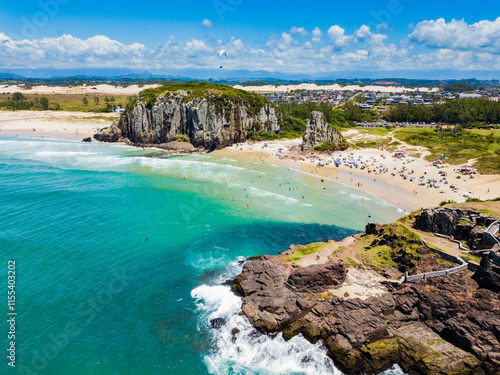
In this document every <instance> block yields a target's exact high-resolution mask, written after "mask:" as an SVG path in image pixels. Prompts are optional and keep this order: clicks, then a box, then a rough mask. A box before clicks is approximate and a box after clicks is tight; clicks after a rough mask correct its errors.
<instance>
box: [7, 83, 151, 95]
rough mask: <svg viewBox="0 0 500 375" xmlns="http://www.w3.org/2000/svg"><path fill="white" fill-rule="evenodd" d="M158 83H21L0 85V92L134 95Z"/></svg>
mask: <svg viewBox="0 0 500 375" xmlns="http://www.w3.org/2000/svg"><path fill="white" fill-rule="evenodd" d="M157 86H159V85H144V86H141V87H139V86H138V85H130V86H126V87H122V86H112V85H95V86H89V85H81V86H33V87H30V88H26V87H25V86H23V85H5V86H2V87H0V94H12V93H14V92H21V93H23V94H46V95H48V94H94V95H96V94H108V95H136V94H138V93H139V92H140V91H142V90H145V89H149V88H151V87H157Z"/></svg>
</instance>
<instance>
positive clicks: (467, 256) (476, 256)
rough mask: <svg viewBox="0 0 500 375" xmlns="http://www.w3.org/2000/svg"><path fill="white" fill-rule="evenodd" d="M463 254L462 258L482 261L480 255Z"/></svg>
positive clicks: (477, 261)
mask: <svg viewBox="0 0 500 375" xmlns="http://www.w3.org/2000/svg"><path fill="white" fill-rule="evenodd" d="M461 256H462V258H466V259H469V260H472V261H473V262H476V263H481V259H482V258H481V257H480V256H478V255H474V254H468V253H462V255H461Z"/></svg>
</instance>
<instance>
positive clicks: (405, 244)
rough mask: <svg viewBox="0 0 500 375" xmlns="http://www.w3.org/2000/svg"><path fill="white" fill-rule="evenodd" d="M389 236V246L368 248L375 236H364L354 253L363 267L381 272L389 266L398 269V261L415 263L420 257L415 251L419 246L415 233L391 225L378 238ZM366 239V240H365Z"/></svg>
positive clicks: (395, 224)
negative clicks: (391, 241)
mask: <svg viewBox="0 0 500 375" xmlns="http://www.w3.org/2000/svg"><path fill="white" fill-rule="evenodd" d="M384 236H390V237H391V238H393V239H394V242H393V243H392V245H391V246H389V245H380V246H374V247H371V246H369V245H370V244H371V243H372V241H373V240H374V239H375V236H365V237H364V238H363V239H364V241H363V242H361V241H360V242H361V243H360V245H362V246H361V247H360V248H359V249H358V250H357V251H356V258H357V259H359V260H361V261H362V262H363V264H364V265H366V266H369V267H372V268H373V269H375V270H376V271H377V272H382V271H383V270H384V268H385V267H387V266H391V267H395V268H398V261H399V260H403V259H404V261H405V263H407V264H408V263H416V262H417V261H418V259H419V258H420V257H421V255H420V254H419V253H418V252H417V249H418V248H419V247H420V246H421V245H420V243H419V242H418V241H416V240H418V239H419V238H420V236H419V235H417V234H416V233H415V232H413V231H411V230H409V229H407V228H406V227H404V226H402V225H400V224H397V223H393V224H389V225H387V226H386V227H385V229H384V231H383V233H382V235H381V236H380V237H384ZM365 238H366V239H365Z"/></svg>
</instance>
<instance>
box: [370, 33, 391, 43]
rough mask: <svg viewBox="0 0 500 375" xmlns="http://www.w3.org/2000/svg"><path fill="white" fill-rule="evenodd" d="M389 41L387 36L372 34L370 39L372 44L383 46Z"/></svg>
mask: <svg viewBox="0 0 500 375" xmlns="http://www.w3.org/2000/svg"><path fill="white" fill-rule="evenodd" d="M386 39H387V35H385V34H372V36H371V37H370V39H369V43H370V44H382V43H384V42H385V40H386Z"/></svg>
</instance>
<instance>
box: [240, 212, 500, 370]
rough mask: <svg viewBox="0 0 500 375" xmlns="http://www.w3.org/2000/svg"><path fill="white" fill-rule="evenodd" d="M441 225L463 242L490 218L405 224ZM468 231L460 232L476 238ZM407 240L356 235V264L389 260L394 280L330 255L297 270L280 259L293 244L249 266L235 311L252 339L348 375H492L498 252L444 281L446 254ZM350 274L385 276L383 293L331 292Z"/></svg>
mask: <svg viewBox="0 0 500 375" xmlns="http://www.w3.org/2000/svg"><path fill="white" fill-rule="evenodd" d="M454 215H455V216H454ZM431 216H432V217H433V219H430V217H431ZM440 216H443V217H444V219H443V220H444V221H442V220H441V219H439V217H440ZM446 218H448V219H450V218H452V220H451V226H449V227H447V228H448V230H449V231H451V233H455V234H458V233H463V235H464V236H465V232H464V230H463V226H465V225H466V224H465V223H466V222H468V223H469V224H472V223H473V222H474V223H476V222H479V223H483V224H485V223H488V222H489V221H490V219H493V218H491V217H488V216H486V215H482V214H480V213H477V212H476V213H474V212H470V211H467V210H465V211H464V212H458V211H456V210H454V209H453V210H445V209H437V210H435V211H424V212H421V213H419V214H417V215H416V216H415V217H414V221H413V222H412V223H411V225H414V226H415V227H419V228H424V227H425V226H426V225H427V224H429V223H432V225H435V226H436V227H435V228H443V227H444V223H445V222H446V220H448V219H446ZM474 220H475V221H474ZM493 220H494V219H493ZM469 224H467V225H469ZM429 225H431V224H429ZM432 225H431V226H432ZM426 228H427V229H429V228H428V227H426ZM473 228H474V226H472V228H471V230H470V231H469V234H470V233H472V234H470V235H472V236H473V237H474V238H476V239H477V238H478V236H477V231H474V230H473ZM431 229H432V228H431ZM409 233H410V231H406V229H404V228H403V229H402V227H401V226H400V225H399V224H397V225H395V224H391V225H386V226H384V225H376V224H370V225H368V226H367V229H366V233H365V234H363V235H360V236H358V241H357V243H358V250H357V252H356V253H355V254H356V255H355V256H356V257H357V258H362V256H363V255H364V253H366V254H375V255H376V256H378V257H379V259H380V260H383V259H385V258H386V257H388V258H390V259H386V262H389V263H391V264H392V266H391V268H393V269H394V270H393V271H394V272H387V269H386V268H387V267H386V268H385V269H384V268H383V266H384V264H382V265H379V266H378V267H376V266H374V265H373V264H370V263H369V262H363V264H357V263H356V262H354V261H352V259H351V260H350V261H348V262H347V261H343V260H338V259H337V258H336V256H335V255H336V254H332V256H330V257H329V259H328V260H325V261H324V262H322V263H321V264H313V265H310V266H307V267H299V266H298V265H295V264H291V263H290V262H288V261H287V260H288V259H290V258H289V257H290V255H291V254H293V253H294V252H296V251H297V250H300V247H296V246H293V247H291V249H290V250H289V251H287V252H285V254H282V255H281V256H263V257H259V258H257V259H253V260H251V261H249V262H248V263H246V264H245V265H244V267H243V271H242V273H241V275H240V276H239V277H238V278H236V280H235V283H234V285H233V289H234V291H235V292H236V293H238V294H240V295H241V296H242V298H243V302H242V313H243V314H244V315H245V316H246V317H247V318H248V319H249V320H250V322H251V323H252V324H253V325H254V326H255V327H256V328H257V329H258V330H259V331H261V332H264V333H269V334H274V333H276V332H282V333H283V335H284V337H285V338H287V339H288V338H291V337H293V336H295V335H297V334H302V335H303V336H304V337H305V338H307V339H308V340H309V341H311V342H313V343H315V342H318V341H322V342H323V344H324V345H325V346H326V348H327V350H328V353H329V355H330V356H331V357H332V358H333V359H334V361H335V362H336V364H337V365H338V366H339V367H340V368H341V369H342V370H343V371H345V372H346V373H348V374H363V373H367V374H370V373H379V372H381V371H383V370H385V369H387V368H389V367H390V366H391V365H392V364H394V363H398V364H399V365H400V366H401V367H402V368H403V370H404V371H405V373H409V374H500V295H499V289H498V288H499V287H500V283H499V279H498V276H499V275H500V272H499V268H498V266H500V257H498V253H495V252H491V253H489V252H486V253H485V254H486V255H485V256H484V257H483V261H482V262H481V265H480V266H477V265H476V266H470V267H469V268H470V269H467V268H466V269H464V270H461V271H459V272H456V273H453V274H452V273H451V269H452V268H453V267H455V266H456V265H453V264H451V262H449V261H448V259H449V258H448V257H447V256H445V255H446V254H442V252H441V251H440V250H435V249H434V250H433V249H432V246H430V247H429V246H427V245H426V242H425V241H423V240H420V239H418V238H417V237H416V236H415V235H410V234H409ZM359 244H361V245H362V246H361V245H359ZM352 246H356V245H352ZM405 249H406V250H405ZM302 250H304V249H302ZM373 250H375V252H373ZM342 251H347V253H348V254H351V256H352V254H354V252H349V249H344V250H342ZM440 254H442V255H443V256H444V258H443V257H442V256H441V255H440ZM337 255H338V253H337ZM370 257H373V255H370ZM445 258H446V259H445ZM347 259H348V260H349V259H350V258H347ZM366 259H372V258H366ZM353 268H354V269H355V270H356V272H358V273H359V272H361V273H363V272H373V270H369V269H368V268H372V269H375V270H377V271H378V272H379V274H380V275H382V276H383V275H384V274H385V276H386V277H385V278H384V279H383V280H382V281H380V284H381V288H382V289H383V290H384V291H385V292H383V293H378V294H373V295H371V296H368V297H367V298H358V297H356V296H354V295H349V293H347V292H346V293H338V291H342V287H343V285H344V284H345V283H346V280H347V279H348V278H349V273H350V270H351V269H353ZM436 269H449V270H450V274H449V275H447V276H443V277H435V278H430V277H429V278H422V279H420V280H415V281H413V282H403V278H404V277H403V278H400V279H399V280H395V279H394V277H393V276H394V275H396V276H398V275H397V272H399V275H402V274H403V272H408V273H410V274H411V273H413V274H414V273H418V272H430V271H434V270H436ZM395 272H396V273H395ZM389 274H390V275H391V276H389Z"/></svg>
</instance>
